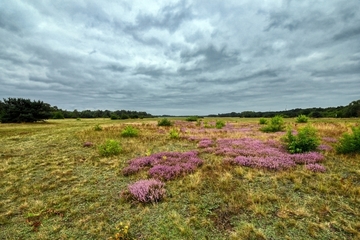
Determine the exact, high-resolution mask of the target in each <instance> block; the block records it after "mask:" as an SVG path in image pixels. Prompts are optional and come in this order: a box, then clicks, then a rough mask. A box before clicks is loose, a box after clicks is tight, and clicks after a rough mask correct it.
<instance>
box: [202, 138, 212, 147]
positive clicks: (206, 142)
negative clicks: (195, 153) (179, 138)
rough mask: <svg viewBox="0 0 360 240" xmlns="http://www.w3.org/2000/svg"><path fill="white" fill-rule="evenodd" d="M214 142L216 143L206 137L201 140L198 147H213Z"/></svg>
mask: <svg viewBox="0 0 360 240" xmlns="http://www.w3.org/2000/svg"><path fill="white" fill-rule="evenodd" d="M213 144H214V143H213V141H212V140H210V139H207V138H205V139H202V140H201V141H200V142H199V144H198V147H199V148H207V147H211V146H212V145H213Z"/></svg>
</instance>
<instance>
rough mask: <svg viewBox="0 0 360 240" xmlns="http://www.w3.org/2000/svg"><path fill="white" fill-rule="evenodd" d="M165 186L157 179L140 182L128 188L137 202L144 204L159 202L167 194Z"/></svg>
mask: <svg viewBox="0 0 360 240" xmlns="http://www.w3.org/2000/svg"><path fill="white" fill-rule="evenodd" d="M164 187H165V184H164V183H163V182H161V181H159V180H156V179H148V180H139V181H137V182H135V183H133V184H130V185H129V186H128V189H129V192H130V194H131V195H132V196H133V197H134V198H135V200H137V201H139V202H143V203H147V202H159V201H160V200H161V199H162V198H163V197H164V196H165V193H166V190H165V188H164Z"/></svg>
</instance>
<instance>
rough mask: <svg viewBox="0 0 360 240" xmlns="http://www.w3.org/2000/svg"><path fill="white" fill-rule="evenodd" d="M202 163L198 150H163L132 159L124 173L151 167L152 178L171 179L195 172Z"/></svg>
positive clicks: (127, 173)
mask: <svg viewBox="0 0 360 240" xmlns="http://www.w3.org/2000/svg"><path fill="white" fill-rule="evenodd" d="M202 164H203V161H202V160H201V159H200V158H199V157H198V152H197V151H190V152H185V153H179V152H161V153H156V154H153V155H150V156H147V157H140V158H135V159H133V160H130V162H129V166H127V167H126V168H124V169H123V174H124V175H131V174H135V173H137V172H139V171H141V170H143V169H149V170H148V173H149V175H150V176H151V177H152V178H156V179H162V180H171V179H174V178H176V177H179V176H183V175H186V174H189V173H192V172H194V171H195V170H196V168H197V167H199V166H201V165H202Z"/></svg>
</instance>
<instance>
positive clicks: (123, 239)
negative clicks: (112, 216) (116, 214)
mask: <svg viewBox="0 0 360 240" xmlns="http://www.w3.org/2000/svg"><path fill="white" fill-rule="evenodd" d="M129 228H130V224H129V223H126V224H124V223H123V222H120V223H119V224H118V225H117V226H116V233H115V236H114V238H110V239H114V240H131V239H133V238H132V237H131V234H130V231H129Z"/></svg>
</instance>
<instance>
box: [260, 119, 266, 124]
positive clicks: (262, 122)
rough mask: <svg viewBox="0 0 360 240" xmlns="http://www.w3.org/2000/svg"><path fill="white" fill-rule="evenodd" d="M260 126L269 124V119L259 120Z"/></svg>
mask: <svg viewBox="0 0 360 240" xmlns="http://www.w3.org/2000/svg"><path fill="white" fill-rule="evenodd" d="M259 124H261V125H264V124H267V119H266V118H260V119H259Z"/></svg>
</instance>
